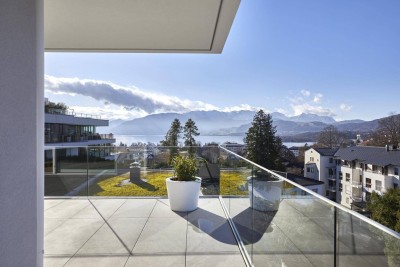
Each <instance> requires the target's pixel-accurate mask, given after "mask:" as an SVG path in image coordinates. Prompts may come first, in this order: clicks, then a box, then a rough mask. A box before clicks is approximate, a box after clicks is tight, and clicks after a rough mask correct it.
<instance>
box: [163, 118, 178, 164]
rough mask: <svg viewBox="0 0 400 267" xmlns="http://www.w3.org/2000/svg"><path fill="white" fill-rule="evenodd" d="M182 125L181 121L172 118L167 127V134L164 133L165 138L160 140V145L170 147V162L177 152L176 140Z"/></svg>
mask: <svg viewBox="0 0 400 267" xmlns="http://www.w3.org/2000/svg"><path fill="white" fill-rule="evenodd" d="M181 133H182V126H181V122H180V121H179V120H178V119H176V118H175V119H174V120H173V121H172V123H171V127H170V128H169V130H168V132H167V134H166V135H165V139H164V140H162V141H161V145H162V146H169V147H171V148H170V162H171V160H172V159H173V158H174V156H175V155H177V154H178V141H179V138H180V137H181Z"/></svg>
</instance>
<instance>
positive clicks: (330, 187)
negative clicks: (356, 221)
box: [304, 146, 400, 210]
mask: <svg viewBox="0 0 400 267" xmlns="http://www.w3.org/2000/svg"><path fill="white" fill-rule="evenodd" d="M399 172H400V149H398V148H397V147H396V146H387V147H368V146H354V147H347V148H340V149H330V148H311V149H309V150H307V151H306V152H305V166H304V176H305V177H308V178H312V179H315V180H318V181H322V182H324V183H325V191H323V192H325V196H326V197H328V198H329V199H331V200H335V201H336V202H338V203H340V204H342V205H343V206H345V207H348V208H351V209H354V210H363V209H365V203H366V200H367V198H368V197H369V195H370V194H371V193H372V192H374V191H375V192H377V193H379V194H382V193H385V192H386V191H387V190H388V189H389V188H396V187H398V186H399V183H400V182H399ZM320 194H321V193H320ZM321 195H323V194H321Z"/></svg>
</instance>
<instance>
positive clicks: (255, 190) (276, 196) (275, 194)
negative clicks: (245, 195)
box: [247, 177, 283, 211]
mask: <svg viewBox="0 0 400 267" xmlns="http://www.w3.org/2000/svg"><path fill="white" fill-rule="evenodd" d="M247 183H248V189H249V199H250V207H251V208H252V209H255V210H259V211H277V210H278V208H279V203H280V202H281V195H282V187H283V180H277V181H260V180H256V179H251V177H248V178H247Z"/></svg>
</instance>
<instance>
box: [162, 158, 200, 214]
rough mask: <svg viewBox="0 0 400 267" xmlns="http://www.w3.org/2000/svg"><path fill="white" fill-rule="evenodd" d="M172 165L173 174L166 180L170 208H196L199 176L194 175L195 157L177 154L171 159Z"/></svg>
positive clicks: (176, 209)
mask: <svg viewBox="0 0 400 267" xmlns="http://www.w3.org/2000/svg"><path fill="white" fill-rule="evenodd" d="M172 165H173V167H174V176H173V177H170V178H167V180H166V183H167V192H168V199H169V203H170V207H171V210H173V211H181V212H187V211H192V210H195V209H197V206H198V202H199V195H200V185H201V178H200V177H196V176H195V175H196V172H197V162H196V159H195V158H194V157H192V156H189V157H185V156H182V155H177V156H175V157H174V158H173V159H172Z"/></svg>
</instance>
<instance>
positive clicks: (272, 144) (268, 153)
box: [244, 110, 284, 170]
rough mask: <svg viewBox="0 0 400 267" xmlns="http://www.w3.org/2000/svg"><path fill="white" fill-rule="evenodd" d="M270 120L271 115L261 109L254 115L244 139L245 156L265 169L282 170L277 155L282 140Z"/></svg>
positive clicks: (282, 167)
mask: <svg viewBox="0 0 400 267" xmlns="http://www.w3.org/2000/svg"><path fill="white" fill-rule="evenodd" d="M272 122H273V120H272V117H271V115H270V114H265V113H264V111H263V110H259V111H258V112H257V113H256V114H255V115H254V118H253V122H252V123H251V127H250V128H249V130H248V131H247V133H246V137H245V139H244V142H245V144H246V146H247V148H246V149H247V157H248V159H249V160H251V161H254V162H255V163H257V164H259V165H261V166H263V167H265V168H267V169H270V170H284V166H283V164H282V162H281V158H280V156H279V153H280V151H281V148H282V140H281V139H280V138H279V137H278V136H276V126H273V125H272Z"/></svg>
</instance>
